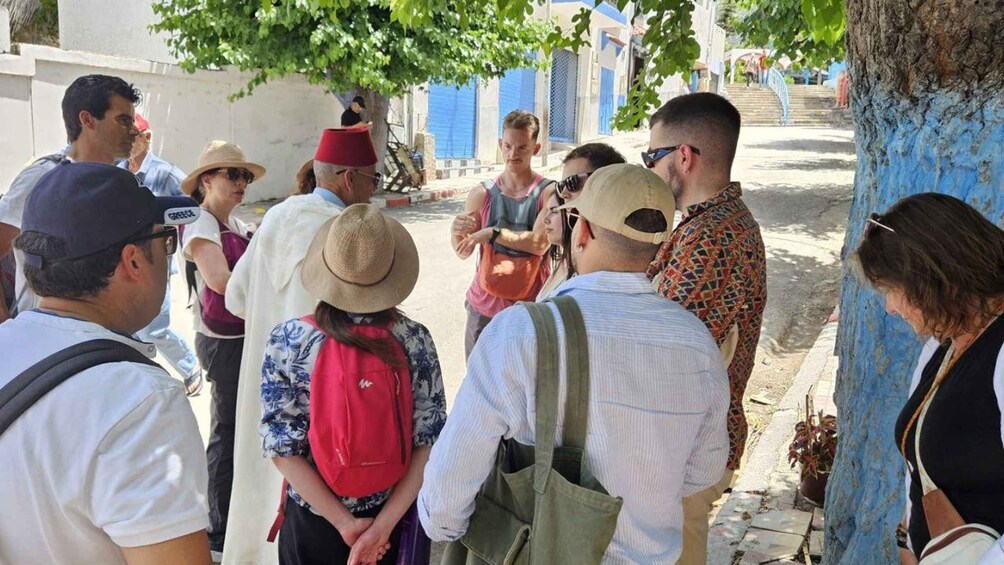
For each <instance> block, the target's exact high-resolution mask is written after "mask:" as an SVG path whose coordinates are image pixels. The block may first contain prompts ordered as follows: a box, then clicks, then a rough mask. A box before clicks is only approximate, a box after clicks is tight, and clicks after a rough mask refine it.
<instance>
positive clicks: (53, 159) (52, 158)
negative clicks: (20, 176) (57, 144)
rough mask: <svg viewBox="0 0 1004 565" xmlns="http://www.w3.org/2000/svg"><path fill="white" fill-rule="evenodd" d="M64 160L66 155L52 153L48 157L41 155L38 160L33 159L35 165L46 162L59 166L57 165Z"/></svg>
mask: <svg viewBox="0 0 1004 565" xmlns="http://www.w3.org/2000/svg"><path fill="white" fill-rule="evenodd" d="M65 160H66V155H65V154H63V153H52V154H50V155H43V156H42V157H39V158H38V159H35V163H41V162H42V161H48V162H50V163H56V164H59V163H62V162H63V161H65Z"/></svg>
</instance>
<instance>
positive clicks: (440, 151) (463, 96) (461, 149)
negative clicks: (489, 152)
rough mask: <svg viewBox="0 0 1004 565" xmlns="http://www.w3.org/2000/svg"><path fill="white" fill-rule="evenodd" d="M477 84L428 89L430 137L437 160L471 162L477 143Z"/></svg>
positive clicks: (430, 87) (440, 85)
mask: <svg viewBox="0 0 1004 565" xmlns="http://www.w3.org/2000/svg"><path fill="white" fill-rule="evenodd" d="M477 113H478V83H477V81H472V82H471V83H470V84H467V85H464V86H461V87H459V88H457V87H455V86H451V85H443V84H430V85H429V133H431V134H432V135H434V136H436V158H437V159H470V158H473V157H474V151H475V145H476V143H477V123H478V119H477V117H478V114H477Z"/></svg>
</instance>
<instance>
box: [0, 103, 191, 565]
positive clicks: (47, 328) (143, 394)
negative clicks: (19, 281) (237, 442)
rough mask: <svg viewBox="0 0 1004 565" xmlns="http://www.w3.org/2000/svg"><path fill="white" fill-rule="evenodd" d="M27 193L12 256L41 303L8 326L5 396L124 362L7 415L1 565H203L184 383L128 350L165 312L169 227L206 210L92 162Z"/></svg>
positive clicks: (2, 440)
mask: <svg viewBox="0 0 1004 565" xmlns="http://www.w3.org/2000/svg"><path fill="white" fill-rule="evenodd" d="M130 117H131V116H130ZM33 188H34V190H33V192H32V193H31V194H30V195H29V196H28V197H27V199H26V202H25V206H24V214H23V217H22V218H21V222H20V225H21V228H22V230H23V231H22V233H21V235H20V236H18V238H17V241H16V242H15V245H16V247H17V249H18V250H20V251H21V252H22V253H23V255H22V256H23V257H24V258H25V262H24V264H23V270H24V273H25V275H26V276H27V279H28V283H29V284H30V285H31V287H32V288H33V289H34V291H35V292H36V293H37V294H38V295H39V296H40V297H41V302H40V303H39V306H38V308H37V309H33V310H30V311H25V312H22V313H21V314H20V315H19V316H18V317H17V318H15V319H12V320H8V321H6V322H4V323H3V324H0V350H2V351H4V354H3V355H0V387H3V393H2V394H0V398H4V399H5V400H4V402H7V401H8V399H9V398H11V397H10V396H8V395H10V394H12V393H14V391H15V390H17V389H16V388H11V387H9V386H8V385H10V383H18V382H21V381H22V380H23V379H24V378H25V377H24V375H30V371H31V369H30V368H33V367H37V366H39V364H44V363H45V362H46V361H45V360H48V359H51V356H53V355H56V354H60V353H64V354H67V355H69V352H67V350H68V349H70V348H74V347H79V346H81V345H84V344H91V345H93V343H91V342H95V341H101V342H104V343H103V346H104V347H109V346H110V345H114V346H116V347H118V348H120V349H121V350H123V351H121V352H116V353H117V356H116V357H115V358H114V359H113V360H110V361H109V362H107V363H105V364H101V365H94V366H91V367H89V368H82V369H79V370H78V371H77V372H76V373H75V374H71V375H70V376H69V377H68V378H67V379H66V380H65V381H63V382H61V383H60V384H58V386H55V387H54V388H52V389H51V390H50V391H48V392H47V393H43V394H42V395H41V396H40V397H38V398H37V399H34V401H33V402H26V403H23V404H21V403H19V402H18V401H17V400H12V401H10V403H9V404H5V405H4V408H5V412H6V411H7V410H13V411H14V416H13V417H14V419H13V422H12V423H11V424H10V427H8V428H7V429H6V431H4V432H3V433H2V435H0V452H2V453H3V457H0V476H2V477H4V480H3V481H0V497H2V498H3V500H4V504H5V506H4V511H3V512H0V532H3V534H2V537H3V541H2V543H0V562H2V563H112V564H117V563H123V564H124V563H165V564H178V565H182V564H189V563H201V564H207V565H208V563H209V562H210V557H209V542H208V541H207V538H206V531H205V529H206V526H207V525H208V508H207V506H206V484H207V475H206V456H205V453H204V452H203V448H202V438H201V436H200V434H199V428H198V425H197V423H196V420H195V415H194V414H193V413H192V408H191V406H189V403H188V400H187V399H186V398H185V394H184V389H183V388H182V386H181V383H179V382H178V381H176V380H174V379H172V378H170V377H169V376H168V375H167V373H165V372H164V370H163V369H161V368H160V367H158V366H157V365H156V364H155V363H153V362H152V360H150V361H148V359H152V358H153V357H154V356H155V355H156V348H154V347H153V346H152V345H150V344H147V343H143V342H141V341H138V340H135V339H133V338H131V337H129V336H130V335H131V334H133V333H135V332H136V331H138V330H140V329H141V328H143V327H144V326H146V325H147V324H149V323H150V320H152V319H153V318H154V316H156V315H157V313H158V312H159V311H160V305H161V302H162V301H163V298H164V292H165V289H166V281H167V258H168V256H170V255H171V254H172V253H174V252H175V250H176V249H177V246H178V244H177V242H178V232H177V228H176V227H175V226H176V225H178V224H185V223H190V222H192V221H194V220H195V219H196V218H197V217H198V215H199V207H198V205H197V204H196V203H195V202H194V201H193V200H192V199H190V198H185V197H182V198H157V197H155V196H153V194H151V193H150V192H149V191H146V190H142V189H141V188H140V186H139V184H138V183H137V181H136V177H135V176H133V175H132V174H131V173H129V172H128V171H124V170H122V169H119V168H117V167H114V166H111V165H104V164H98V163H65V162H64V163H63V164H60V165H57V166H56V167H55V169H54V170H52V171H50V172H49V173H47V174H46V175H44V176H42V178H41V179H40V180H39V181H38V182H37V183H36V185H35V186H34V187H33ZM109 342H110V343H109ZM130 356H131V357H132V358H131V359H130ZM77 359H78V357H76V356H71V357H70V360H71V362H76V361H77ZM45 376H46V374H45V373H43V374H42V375H35V376H34V378H33V379H32V381H31V382H32V385H35V384H37V383H45V382H47V380H48V379H46V378H45ZM50 376H51V375H50ZM40 386H41V387H42V388H44V385H40ZM22 396H23V395H18V394H16V393H15V394H14V396H13V398H14V399H19V398H21V397H22ZM166 423H169V424H170V425H165V424H166Z"/></svg>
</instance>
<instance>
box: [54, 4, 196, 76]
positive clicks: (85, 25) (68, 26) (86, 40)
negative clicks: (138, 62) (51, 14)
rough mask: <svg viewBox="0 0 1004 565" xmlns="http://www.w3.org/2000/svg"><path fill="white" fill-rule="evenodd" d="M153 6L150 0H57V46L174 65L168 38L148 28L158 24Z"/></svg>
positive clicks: (174, 60)
mask: <svg viewBox="0 0 1004 565" xmlns="http://www.w3.org/2000/svg"><path fill="white" fill-rule="evenodd" d="M152 4H153V3H152V1H151V0H126V1H124V0H59V44H60V46H61V47H62V48H63V49H67V50H71V51H88V52H90V53H99V54H102V55H115V56H118V57H129V58H132V59H146V60H149V61H157V62H160V63H175V62H177V61H176V59H175V58H174V57H172V56H171V53H170V50H169V49H168V48H167V42H166V39H167V35H166V34H164V33H158V34H156V35H154V34H153V33H151V32H150V30H149V29H148V28H149V26H150V25H151V24H153V23H156V22H158V21H159V18H158V17H157V16H156V15H155V14H154V13H153V7H152Z"/></svg>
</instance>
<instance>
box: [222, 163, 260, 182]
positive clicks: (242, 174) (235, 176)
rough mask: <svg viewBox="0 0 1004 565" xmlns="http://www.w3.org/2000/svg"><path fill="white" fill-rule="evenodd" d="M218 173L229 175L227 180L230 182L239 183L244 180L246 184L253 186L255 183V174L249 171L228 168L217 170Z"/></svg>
mask: <svg viewBox="0 0 1004 565" xmlns="http://www.w3.org/2000/svg"><path fill="white" fill-rule="evenodd" d="M216 172H218V173H220V172H222V173H225V174H226V175H227V180H229V181H230V182H237V181H238V180H239V179H244V182H245V183H246V184H251V183H253V182H254V173H252V172H251V171H249V170H247V169H241V168H237V167H227V168H226V169H216Z"/></svg>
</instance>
